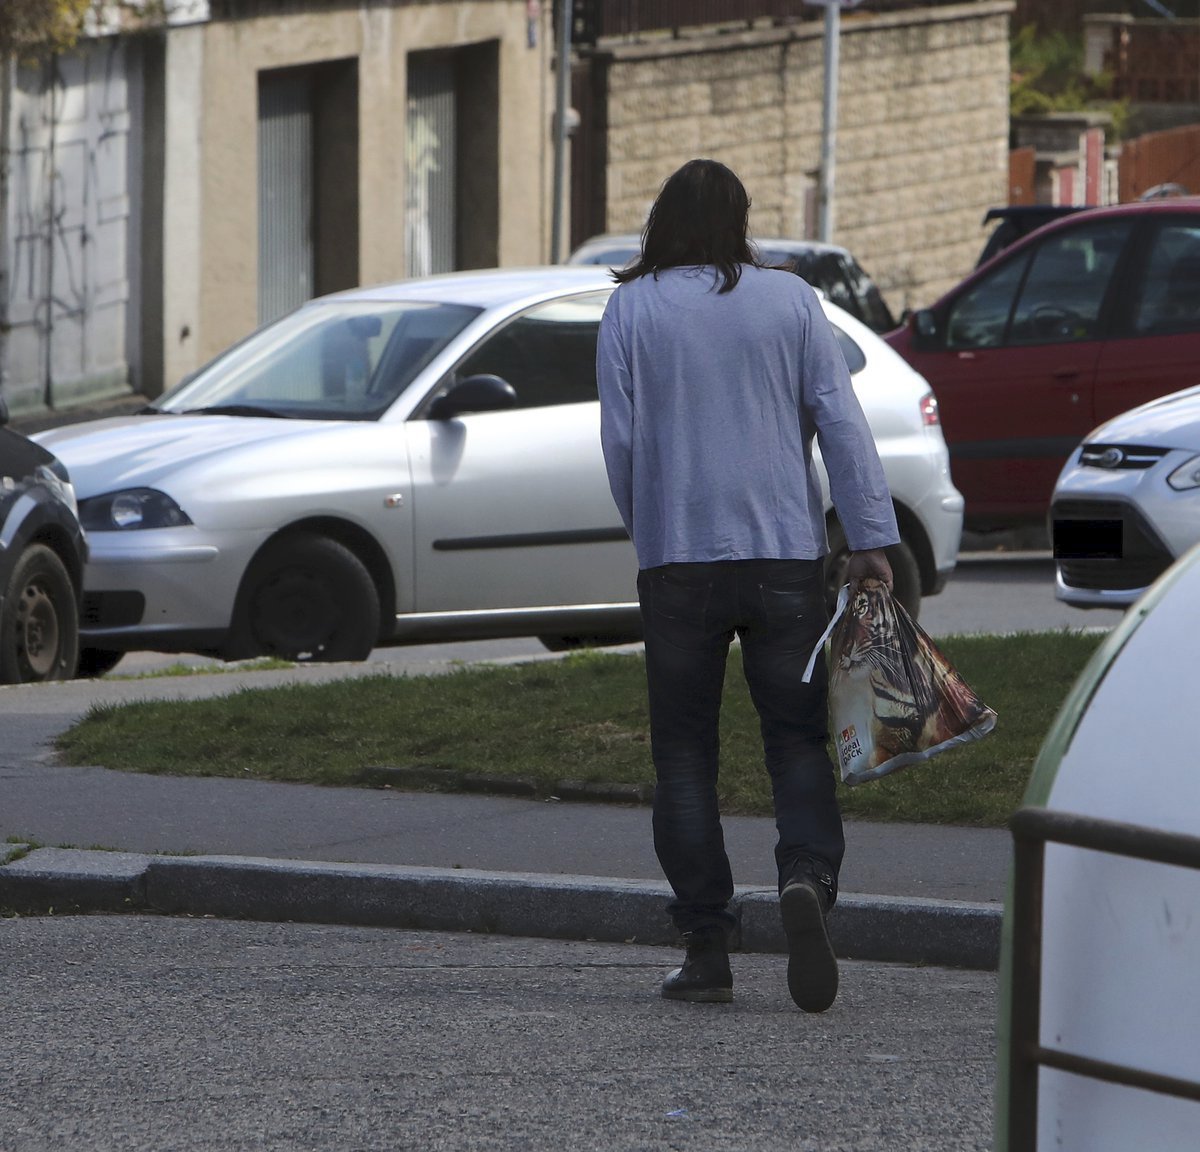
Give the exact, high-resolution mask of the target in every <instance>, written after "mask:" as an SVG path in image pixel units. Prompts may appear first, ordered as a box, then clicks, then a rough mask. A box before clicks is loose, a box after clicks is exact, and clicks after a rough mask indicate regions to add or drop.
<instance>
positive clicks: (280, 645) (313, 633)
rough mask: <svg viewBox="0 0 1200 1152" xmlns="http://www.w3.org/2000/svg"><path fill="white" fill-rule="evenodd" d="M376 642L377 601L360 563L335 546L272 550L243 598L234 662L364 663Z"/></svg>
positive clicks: (299, 540) (325, 542)
mask: <svg viewBox="0 0 1200 1152" xmlns="http://www.w3.org/2000/svg"><path fill="white" fill-rule="evenodd" d="M378 639H379V594H378V592H377V591H376V589H375V584H374V581H372V579H371V576H370V573H368V572H367V569H366V568H365V567H364V565H363V563H362V561H360V560H359V559H358V557H357V556H355V555H354V553H353V552H351V551H350V549H349V548H346V547H345V546H344V545H342V544H339V543H338V542H337V541H336V540H330V539H328V538H327V537H324V536H309V535H304V536H293V537H289V538H285V539H282V540H277V541H276V542H275V543H273V544H270V545H268V546H267V547H266V548H265V549H264V550H263V551H262V553H260V555H259V556H257V557H256V558H255V560H254V562H253V563H252V564H251V565H250V568H249V569H248V570H247V573H246V577H245V579H244V580H243V582H242V588H241V592H240V593H239V596H238V607H237V610H236V612H235V614H234V626H233V630H232V636H231V641H230V645H229V648H230V651H229V652H228V653H227V655H228V656H229V657H230V658H235V657H237V658H240V657H246V656H278V657H281V658H282V659H285V660H296V661H301V662H306V661H313V662H317V661H335V660H365V659H366V658H367V657H368V656H369V655H370V654H371V649H372V648H374V647H375V645H376V643H377V642H378Z"/></svg>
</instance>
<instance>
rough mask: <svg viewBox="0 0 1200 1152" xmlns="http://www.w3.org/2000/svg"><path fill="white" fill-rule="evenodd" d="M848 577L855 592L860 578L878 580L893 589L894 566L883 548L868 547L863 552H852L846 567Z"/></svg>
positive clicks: (889, 589) (851, 590) (851, 589)
mask: <svg viewBox="0 0 1200 1152" xmlns="http://www.w3.org/2000/svg"><path fill="white" fill-rule="evenodd" d="M846 578H847V580H848V582H849V584H850V592H851V594H853V593H854V592H855V591H856V589H857V587H858V582H859V581H860V580H878V581H879V582H880V583H881V584H883V585H885V586H886V587H887V590H888V591H889V592H890V591H891V590H892V566H891V564H889V563H888V558H887V553H886V552H885V551H884V550H883V549H882V548H868V549H867V550H866V551H863V552H851V553H850V563H849V565H848V567H847V569H846Z"/></svg>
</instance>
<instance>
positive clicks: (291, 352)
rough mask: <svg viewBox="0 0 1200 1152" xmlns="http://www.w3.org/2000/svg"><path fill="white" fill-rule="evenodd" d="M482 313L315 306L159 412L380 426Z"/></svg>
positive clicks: (231, 355)
mask: <svg viewBox="0 0 1200 1152" xmlns="http://www.w3.org/2000/svg"><path fill="white" fill-rule="evenodd" d="M480 311H481V310H480V309H479V308H471V307H467V306H465V305H461V304H437V303H423V302H422V303H414V302H399V303H396V302H390V303H377V302H360V301H346V300H327V301H320V302H318V303H314V304H309V305H306V306H305V307H303V308H300V309H298V310H297V311H295V312H293V313H292V314H291V315H290V316H286V317H284V318H283V319H282V320H280V321H278V322H276V323H274V324H271V325H269V326H268V327H266V328H263V329H261V330H260V331H258V332H255V333H254V335H252V336H250V337H248V338H247V339H245V340H243V341H242V342H241V343H240V344H237V345H235V346H234V347H233V348H231V349H230V350H229V351H228V352H226V353H224V354H223V355H221V356H219V357H217V359H216V360H214V361H212V363H210V364H209V365H208V366H207V367H205V368H202V369H201V370H200V371H199V372H198V373H196V375H194V376H192V377H191V378H190V379H187V380H185V381H184V382H183V383H181V384H179V385H178V386H177V387H175V388H173V389H172V390H171V391H170V392H168V393H167V394H166V395H165V396H163V397H161V399H159V400H158V401H157V403H156V404H155V405H154V410H156V411H159V412H170V413H174V414H180V415H182V414H188V413H212V414H219V415H227V416H283V417H298V418H300V419H306V420H374V419H377V418H378V417H379V416H380V415H382V413H383V412H384V411H386V410H387V408H388V407H390V405H391V404H392V402H393V401H394V400H395V399H396V397H397V396H399V395H400V393H401V392H403V391H404V389H405V388H407V387H408V385H409V384H411V383H412V382H413V380H414V379H416V376H417V373H419V372H420V371H421V369H423V368H424V367H425V366H426V365H427V364H428V363H429V362H430V361H431V360H432V359H433V358H434V357H435V356H436V355H437V354H438V353H439V352H440V351H441V350H442V349H443V348H445V347H446V345H447V344H449V343H450V341H451V340H453V339H454V337H455V336H457V335H458V334H459V333H460V332H461V331H462V330H463V329H464V328H466V326H467V325H468V324H469V323H470V322H471V321H472V320H473V319H474V318H475V317H476V316H478V315H479V313H480Z"/></svg>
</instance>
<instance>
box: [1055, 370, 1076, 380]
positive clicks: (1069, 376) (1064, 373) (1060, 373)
mask: <svg viewBox="0 0 1200 1152" xmlns="http://www.w3.org/2000/svg"><path fill="white" fill-rule="evenodd" d="M1050 375H1051V376H1053V377H1054V379H1055V380H1074V379H1075V378H1076V377H1077V376H1078V375H1079V369H1078V368H1055V369H1054V371H1053V372H1051V373H1050Z"/></svg>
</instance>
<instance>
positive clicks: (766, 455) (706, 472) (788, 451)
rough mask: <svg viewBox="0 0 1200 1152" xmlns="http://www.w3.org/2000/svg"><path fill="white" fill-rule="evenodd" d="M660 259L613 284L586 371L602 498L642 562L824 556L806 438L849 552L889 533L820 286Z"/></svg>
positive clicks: (885, 505)
mask: <svg viewBox="0 0 1200 1152" xmlns="http://www.w3.org/2000/svg"><path fill="white" fill-rule="evenodd" d="M717 284H718V281H717V279H716V276H715V272H714V269H713V268H711V267H690V268H672V269H669V270H667V271H664V272H660V273H659V275H658V278H657V279H655V278H654V277H653V276H642V277H639V278H638V279H636V280H632V281H630V282H629V283H628V284H622V285H621V286H619V287H618V288H617V290H616V291H615V292H614V293H613V295H612V297H611V299H610V300H609V303H608V307H607V308H606V309H605V312H604V319H603V320H602V322H601V324H600V339H599V344H598V346H597V350H596V373H597V379H598V382H599V388H600V420H601V439H602V442H603V446H604V460H605V464H606V466H607V468H608V479H609V485H610V486H611V488H612V493H613V498H614V500H615V501H616V503H617V508H618V509H619V510H620V513H621V517H622V519H623V520H624V521H625V527H626V528H627V529H628V530H629V534H630V536H631V537H632V539H633V543H634V547H635V549H636V550H637V556H638V564H639V566H640V567H642V568H654V567H657V566H658V565H660V564H670V563H695V562H702V561H709V560H752V559H816V558H818V557H820V556H823V555H824V554H825V553H826V552H827V551H828V544H827V542H826V536H825V510H824V506H823V500H822V495H821V487H820V483H819V481H818V478H817V473H816V466H815V464H814V462H813V456H812V444H813V437H814V435H815V436H816V439H817V442H818V443H819V444H820V447H821V457H822V459H823V461H824V464H825V470H826V473H827V474H828V477H829V490H830V495H831V497H832V499H833V503H834V507H835V508H836V510H837V513H838V518H839V520H840V521H841V523H842V526H843V528H844V529H845V533H846V539H847V542H848V543H849V546H850V548H851V549H853V550H855V551H861V550H863V549H868V548H882V547H886V546H887V545H889V544H894V543H896V542H897V541H898V540H899V538H900V537H899V533H898V531H897V528H896V517H895V512H894V510H893V508H892V501H891V496H890V495H889V493H888V487H887V481H886V479H885V478H884V474H883V467H882V465H881V464H880V462H879V455H878V452H877V451H876V448H875V442H874V440H873V439H872V437H871V432H870V429H869V428H868V427H867V422H866V418H865V417H864V416H863V412H862V408H861V407H860V405H859V403H858V398H857V397H856V396H855V394H854V390H853V387H852V386H851V383H850V374H849V372H848V371H847V369H846V362H845V359H844V358H843V356H842V352H841V349H840V348H839V347H838V344H837V338H836V337H835V335H834V333H833V330H832V328H831V327H830V325H829V321H828V320H827V319H826V317H825V314H824V312H823V311H822V309H821V304H820V301H819V300H818V299H817V296H816V293H815V292H813V290H812V289H811V288H810V287H809V286H808V285H807V284H806V283H805V282H804V281H803V280H801V279H800V278H799V277H798V276H794V275H792V274H791V273H790V272H782V271H777V270H773V269H766V268H755V267H752V266H744V267H743V269H742V276H741V279H740V280H739V282H738V284H737V287H735V288H734V289H733V291H731V292H727V293H724V294H720V293H718V291H717Z"/></svg>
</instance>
